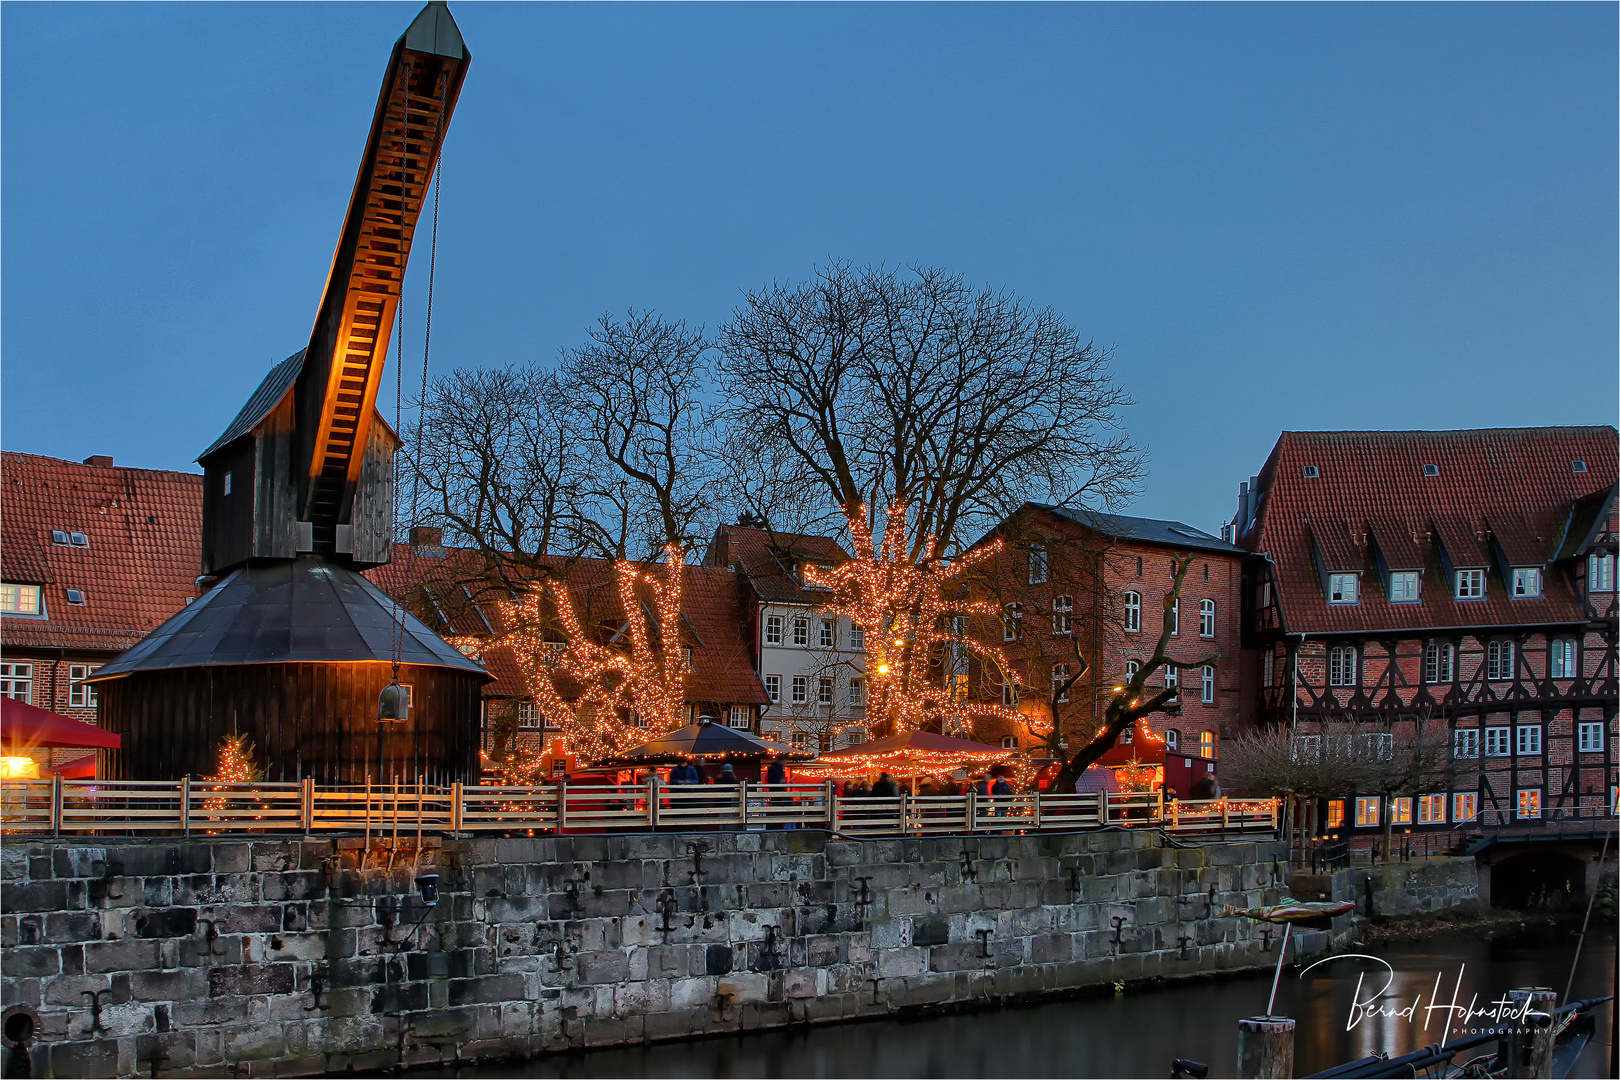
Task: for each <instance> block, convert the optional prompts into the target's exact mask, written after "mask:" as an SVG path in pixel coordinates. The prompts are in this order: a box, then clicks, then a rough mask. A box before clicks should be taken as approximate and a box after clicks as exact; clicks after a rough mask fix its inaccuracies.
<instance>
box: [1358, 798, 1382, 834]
mask: <svg viewBox="0 0 1620 1080" xmlns="http://www.w3.org/2000/svg"><path fill="white" fill-rule="evenodd" d="M1378 810H1379V798H1378V796H1377V795H1357V796H1356V827H1357V828H1361V829H1366V828H1371V827H1372V826H1375V825H1377V824H1378Z"/></svg>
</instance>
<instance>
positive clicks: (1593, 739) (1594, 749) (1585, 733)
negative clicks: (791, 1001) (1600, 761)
mask: <svg viewBox="0 0 1620 1080" xmlns="http://www.w3.org/2000/svg"><path fill="white" fill-rule="evenodd" d="M1577 734H1578V735H1579V738H1580V744H1579V745H1580V750H1581V753H1583V754H1595V753H1600V752H1601V751H1602V750H1603V725H1602V724H1601V723H1584V724H1581V725H1580V727H1579V728H1578V729H1577Z"/></svg>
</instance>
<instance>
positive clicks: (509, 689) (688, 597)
mask: <svg viewBox="0 0 1620 1080" xmlns="http://www.w3.org/2000/svg"><path fill="white" fill-rule="evenodd" d="M424 550H432V551H435V552H436V551H439V550H442V551H443V555H442V556H437V555H435V556H431V557H424V556H423V555H422V554H420V553H419V552H418V550H417V549H415V548H413V547H412V546H411V545H409V544H396V545H395V546H394V560H393V562H391V563H388V564H387V565H385V566H379V567H375V568H374V569H371V570H368V571H366V576H367V577H369V578H370V579H371V580H372V581H373V582H375V583H376V585H377V586H378V588H380V589H382V590H383V591H384V592H386V593H389V594H390V595H393V596H398V597H400V598H401V599H403V600H405V602H406V603H407V604H409V605H411V610H413V611H415V612H416V613H417V614H418V615H421V616H423V617H424V618H425V619H426V621H427V622H428V625H429V626H432V627H433V628H434V629H435V630H438V631H439V632H440V633H443V634H446V635H455V634H472V635H479V636H482V635H485V634H489V633H492V632H493V633H499V632H500V631H501V630H503V629H504V627H503V626H502V625H501V620H500V613H499V611H498V610H497V608H496V606H495V604H494V603H493V601H494V600H496V599H497V598H499V597H500V596H501V595H502V594H503V592H504V590H503V589H500V588H497V587H496V586H494V585H492V584H490V583H489V581H488V579H487V577H486V576H485V575H484V574H483V569H484V563H483V559H482V556H481V555H480V554H479V553H478V552H477V551H474V550H472V549H469V548H454V547H445V548H442V549H440V548H432V549H424ZM547 562H548V563H550V564H552V565H553V566H554V567H555V568H556V570H557V571H558V572H559V573H562V574H564V575H565V576H566V577H567V579H568V583H569V589H570V591H571V592H572V593H573V596H574V603H575V605H576V607H577V610H578V611H579V613H580V618H581V619H582V620H584V621H585V622H586V623H588V624H591V625H597V626H612V627H618V626H620V625H622V624H623V622H624V617H625V615H624V610H623V606H622V604H621V603H620V601H619V595H618V587H617V584H616V581H615V578H614V575H613V564H612V563H611V562H609V561H607V560H605V559H584V558H581V559H564V558H556V559H548V560H547ZM738 590H739V583H738V579H737V575H736V574H733V573H731V572H730V571H729V570H726V569H724V568H721V567H705V566H688V567H687V568H686V577H685V581H684V588H683V603H682V612H681V614H682V616H683V619H684V621H685V624H686V625H685V628H684V630H683V637H685V638H686V642H687V644H688V645H690V647H691V648H692V672H691V673H690V674H689V675H687V677H686V694H685V696H686V700H687V701H690V702H705V701H707V702H715V703H718V704H731V705H764V704H766V703H767V702H768V700H769V699H768V698H767V697H766V696H765V689H764V687H763V686H761V685H760V681H759V677H758V676H757V675H756V674H754V670H753V667H752V665H751V664H750V663H749V659H748V648H747V644H746V642H745V641H744V639H743V624H742V617H741V597H740V596H739V591H738ZM484 662H485V667H487V668H488V669H489V672H490V674H491V675H493V676H495V681H494V682H492V683H490V684H489V685H488V686H486V687H485V688H484V694H485V696H486V697H526V696H528V691H527V689H525V688H524V685H523V677H522V674H521V672H520V671H519V669H518V665H517V662H516V660H515V659H514V658H513V657H512V655H511V653H510V650H507V649H504V648H502V649H494V650H491V651H490V652H489V653H487V654H486V655H485V657H484ZM558 690H559V692H560V693H562V695H563V696H564V697H565V698H571V697H572V696H573V695H572V693H570V692H569V688H568V687H566V686H563V685H561V684H559V686H558Z"/></svg>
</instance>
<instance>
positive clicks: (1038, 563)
mask: <svg viewBox="0 0 1620 1080" xmlns="http://www.w3.org/2000/svg"><path fill="white" fill-rule="evenodd" d="M1049 569H1050V567H1049V566H1048V564H1047V559H1046V548H1045V546H1044V545H1041V544H1035V545H1033V546H1031V547H1030V549H1029V583H1030V584H1031V585H1040V584H1042V583H1043V582H1045V581H1046V575H1047V573H1048V571H1049Z"/></svg>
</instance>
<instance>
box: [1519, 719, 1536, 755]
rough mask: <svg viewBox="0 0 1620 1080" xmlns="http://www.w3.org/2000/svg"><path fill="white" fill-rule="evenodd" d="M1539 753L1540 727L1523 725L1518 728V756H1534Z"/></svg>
mask: <svg viewBox="0 0 1620 1080" xmlns="http://www.w3.org/2000/svg"><path fill="white" fill-rule="evenodd" d="M1539 753H1541V725H1540V724H1524V725H1521V726H1520V727H1519V754H1520V755H1521V756H1527V757H1528V756H1534V755H1536V754H1539Z"/></svg>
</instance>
